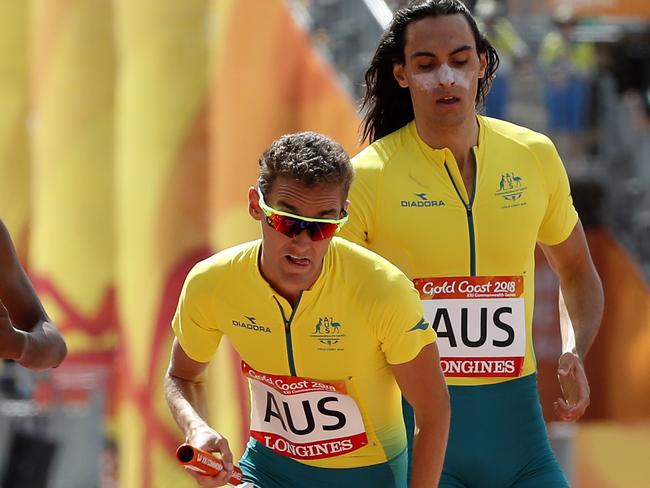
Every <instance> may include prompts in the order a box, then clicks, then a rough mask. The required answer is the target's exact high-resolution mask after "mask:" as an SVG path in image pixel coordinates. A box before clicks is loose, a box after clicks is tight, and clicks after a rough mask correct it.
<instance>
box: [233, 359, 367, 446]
mask: <svg viewBox="0 0 650 488" xmlns="http://www.w3.org/2000/svg"><path fill="white" fill-rule="evenodd" d="M242 371H243V373H244V375H245V376H246V377H247V378H248V380H249V383H250V386H251V392H252V407H251V411H252V412H251V436H252V437H253V438H254V439H256V440H257V441H258V442H260V443H262V444H263V445H264V446H266V447H268V448H269V449H272V450H273V451H275V452H276V453H278V454H281V455H283V456H287V457H291V458H295V459H323V458H329V457H334V456H341V455H343V454H347V453H349V452H352V451H356V450H357V449H359V448H361V447H363V446H365V445H366V444H368V437H367V435H366V428H365V426H364V424H363V420H362V418H361V412H360V411H359V407H358V406H357V404H356V402H355V401H354V400H353V399H352V397H350V396H349V395H348V394H347V390H346V387H345V382H343V381H328V382H324V381H318V380H313V379H309V378H300V377H297V376H277V375H271V374H266V373H260V372H259V371H255V370H254V369H252V368H251V367H250V366H249V365H248V364H246V363H245V362H243V361H242Z"/></svg>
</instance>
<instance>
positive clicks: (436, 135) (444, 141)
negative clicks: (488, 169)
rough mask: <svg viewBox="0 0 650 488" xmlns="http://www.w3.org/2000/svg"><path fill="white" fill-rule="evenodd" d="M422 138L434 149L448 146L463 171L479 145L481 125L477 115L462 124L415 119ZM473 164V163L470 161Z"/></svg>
mask: <svg viewBox="0 0 650 488" xmlns="http://www.w3.org/2000/svg"><path fill="white" fill-rule="evenodd" d="M415 126H416V127H417V131H418V134H419V136H420V138H421V139H422V140H423V141H424V142H425V143H426V144H427V145H428V146H430V147H432V148H433V149H443V148H445V147H446V148H448V149H449V150H450V151H451V153H452V154H453V155H454V158H455V159H456V163H457V164H458V169H459V170H460V171H461V173H462V172H463V168H464V166H465V163H466V162H468V161H470V162H471V159H470V158H471V157H472V148H473V147H474V146H476V145H478V133H479V125H478V120H477V119H476V116H474V117H468V118H467V119H465V120H464V121H463V122H461V123H460V124H456V125H440V124H436V123H435V122H432V121H430V120H425V121H422V120H418V119H416V120H415ZM470 164H471V163H470Z"/></svg>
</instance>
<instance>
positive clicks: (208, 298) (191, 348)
mask: <svg viewBox="0 0 650 488" xmlns="http://www.w3.org/2000/svg"><path fill="white" fill-rule="evenodd" d="M203 268H204V267H203V263H199V264H197V265H196V266H195V267H194V269H192V271H190V273H189V274H188V275H187V278H186V280H185V284H184V285H183V290H182V291H181V295H180V297H179V300H178V306H177V307H176V313H175V314H174V319H173V321H172V328H173V330H174V334H175V335H176V337H177V339H178V342H179V344H180V345H181V347H182V348H183V351H185V354H187V355H188V356H189V357H190V358H191V359H193V360H195V361H198V362H201V363H207V362H209V361H210V359H212V356H213V355H214V353H215V352H216V350H217V348H218V347H219V342H220V341H221V337H222V335H223V332H222V331H221V330H219V329H218V328H217V326H216V324H215V321H214V319H213V317H215V316H216V315H215V310H214V308H215V301H214V296H215V286H214V285H215V283H214V281H213V280H211V279H210V274H209V273H208V272H207V271H206V270H205V269H203Z"/></svg>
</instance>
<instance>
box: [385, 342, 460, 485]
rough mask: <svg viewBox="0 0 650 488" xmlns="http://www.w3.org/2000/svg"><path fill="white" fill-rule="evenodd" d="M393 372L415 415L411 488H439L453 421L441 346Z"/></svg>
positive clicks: (428, 348)
mask: <svg viewBox="0 0 650 488" xmlns="http://www.w3.org/2000/svg"><path fill="white" fill-rule="evenodd" d="M392 369H393V374H394V375H395V379H396V380H397V384H398V385H399V387H400V389H401V390H402V394H403V395H404V397H405V398H406V400H407V401H408V402H409V403H410V404H411V406H412V407H413V411H414V413H415V424H416V432H415V438H414V442H413V472H412V478H411V488H430V487H432V486H438V482H439V481H440V473H441V472H442V463H443V460H444V457H445V450H446V448H447V436H448V435H449V418H450V407H449V392H448V390H447V385H446V383H445V377H444V375H443V374H442V370H441V369H440V355H439V354H438V346H437V345H436V344H435V343H434V344H429V345H427V346H425V347H424V348H422V350H421V351H420V353H419V354H418V355H417V356H416V357H415V359H413V360H412V361H409V362H407V363H403V364H393V365H392Z"/></svg>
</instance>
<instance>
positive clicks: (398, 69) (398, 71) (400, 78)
mask: <svg viewBox="0 0 650 488" xmlns="http://www.w3.org/2000/svg"><path fill="white" fill-rule="evenodd" d="M393 76H394V77H395V80H396V81H397V84H398V85H399V86H401V87H402V88H408V87H409V82H408V80H407V79H406V74H405V73H404V65H403V64H401V63H393Z"/></svg>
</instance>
